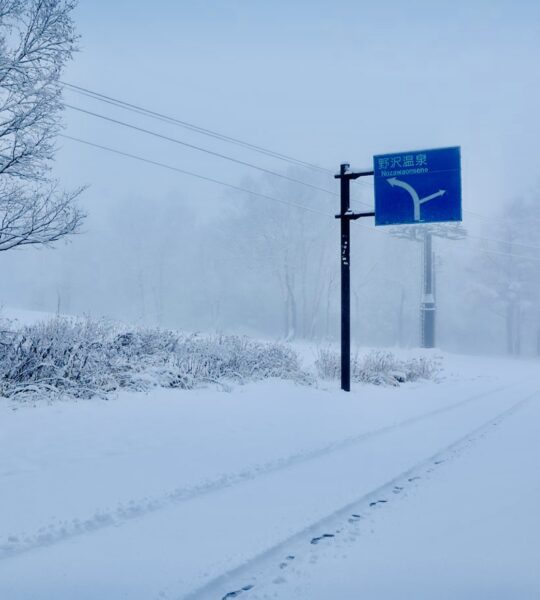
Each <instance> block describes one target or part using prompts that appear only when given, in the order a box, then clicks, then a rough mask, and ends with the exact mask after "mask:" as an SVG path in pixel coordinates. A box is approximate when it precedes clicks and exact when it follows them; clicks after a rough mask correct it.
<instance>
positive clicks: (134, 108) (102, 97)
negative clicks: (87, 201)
mask: <svg viewBox="0 0 540 600" xmlns="http://www.w3.org/2000/svg"><path fill="white" fill-rule="evenodd" d="M60 83H61V85H63V86H64V87H65V88H66V89H69V90H71V91H72V92H75V93H77V94H80V95H82V96H85V97H88V98H91V99H94V100H98V101H100V102H105V103H107V104H110V105H113V106H116V107H119V108H122V109H124V110H128V111H131V112H133V113H136V114H141V115H145V116H148V117H151V118H153V119H157V120H159V121H163V122H166V123H170V124H174V125H177V126H181V127H184V128H186V129H188V130H191V131H195V132H197V133H200V134H203V135H207V136H209V137H212V138H214V139H219V140H221V141H225V142H228V143H231V144H236V145H238V146H242V147H244V148H247V149H249V150H252V151H255V152H258V153H260V154H264V155H266V156H270V157H273V158H276V159H279V160H282V161H285V162H288V163H290V164H294V165H296V166H301V167H304V168H309V169H313V170H316V171H319V172H322V173H327V174H333V173H334V172H333V171H332V170H331V169H327V168H325V167H322V166H320V165H316V164H313V163H310V162H307V161H303V160H301V159H298V158H295V157H292V156H288V155H286V154H283V153H280V152H276V151H274V150H270V149H268V148H265V147H263V146H259V145H256V144H252V143H250V142H246V141H244V140H240V139H239V138H235V137H232V136H228V135H225V134H221V133H219V132H217V131H213V130H211V129H207V128H204V127H200V126H198V125H195V124H193V123H189V122H187V121H183V120H181V119H177V118H175V117H172V116H170V115H166V114H163V113H160V112H157V111H154V110H151V109H148V108H144V107H142V106H139V105H136V104H133V103H130V102H126V101H124V100H120V99H118V98H114V97H112V96H108V95H106V94H102V93H100V92H96V91H94V90H91V89H89V88H86V87H83V86H79V85H75V84H72V83H69V82H66V81H61V82H60ZM66 106H68V107H69V108H71V109H73V110H78V111H80V112H84V113H87V114H90V115H92V116H95V117H99V118H101V119H105V120H108V121H111V122H114V123H116V124H119V125H123V126H125V127H129V128H132V129H135V130H138V131H140V132H144V133H147V134H149V135H153V136H156V137H161V138H163V139H166V140H168V141H171V142H174V143H178V144H182V145H184V146H186V147H190V148H192V149H195V150H199V151H201V152H206V153H208V154H211V155H214V156H218V157H220V158H223V159H225V160H230V161H233V162H236V163H238V164H241V165H244V166H247V167H250V168H254V169H257V170H259V171H261V172H264V173H267V174H269V175H273V176H276V177H280V178H282V179H286V180H289V181H291V182H293V183H297V184H300V185H304V186H307V187H310V188H312V189H315V190H317V191H321V192H324V193H327V194H331V195H332V196H336V197H337V196H339V194H338V193H336V192H333V191H332V190H329V189H326V188H322V187H319V186H316V185H313V184H310V183H309V182H306V181H302V180H298V179H296V178H294V177H289V176H287V175H284V174H282V173H278V172H276V171H272V170H271V169H265V168H264V167H259V166H258V165H254V164H252V163H249V162H247V161H242V160H239V159H235V158H233V157H230V156H227V155H225V154H221V153H218V152H214V151H213V150H209V149H206V148H202V147H200V146H196V145H194V144H188V143H187V142H183V141H182V140H178V139H176V138H170V137H169V136H165V135H161V134H158V133H157V132H154V131H151V130H146V129H144V128H142V127H138V126H136V125H132V124H130V123H125V122H123V121H120V120H117V119H113V118H111V117H108V116H105V115H101V114H99V113H94V112H92V111H88V110H85V109H82V108H79V107H75V106H73V105H69V104H66ZM354 183H356V184H359V185H364V186H368V187H370V188H371V187H372V185H371V184H369V183H367V182H366V181H363V180H360V179H359V180H355V181H354ZM351 201H354V202H357V203H358V204H360V205H363V206H370V204H369V203H367V202H363V201H361V200H358V199H355V198H351ZM463 212H464V213H465V214H468V215H471V216H474V217H478V218H481V219H484V220H488V221H495V222H503V223H504V222H506V221H505V220H504V219H503V218H501V217H496V216H493V215H483V214H481V213H478V212H475V211H471V210H466V209H465V210H464V211H463ZM523 220H533V221H537V222H540V219H535V218H532V219H525V218H523ZM469 237H470V238H473V239H479V240H484V241H490V242H497V243H502V244H508V245H510V244H513V245H518V246H521V247H524V248H531V249H534V250H537V249H540V248H539V247H537V246H532V245H530V244H524V243H520V242H507V241H505V240H500V239H499V240H496V239H489V238H483V237H480V236H475V235H469ZM526 258H527V257H526ZM531 260H532V259H531Z"/></svg>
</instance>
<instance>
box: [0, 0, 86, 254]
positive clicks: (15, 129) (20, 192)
mask: <svg viewBox="0 0 540 600" xmlns="http://www.w3.org/2000/svg"><path fill="white" fill-rule="evenodd" d="M74 6H75V2H73V1H71V0H0V251H2V250H9V249H11V248H14V247H16V246H21V245H26V244H49V243H52V242H55V241H57V240H59V239H60V238H62V237H64V236H66V235H69V234H72V233H76V232H77V231H78V230H79V228H80V225H81V223H82V220H83V218H84V214H83V213H82V211H81V210H80V209H79V208H78V207H77V204H76V199H77V197H78V196H79V195H80V193H81V192H82V188H79V189H76V190H73V191H69V192H66V191H60V190H59V189H58V183H57V182H56V181H55V180H54V179H52V178H51V176H50V169H51V162H52V159H53V158H54V152H55V147H54V139H55V137H56V135H57V134H58V133H59V130H60V127H61V121H60V113H61V111H62V108H63V106H62V100H61V86H60V83H59V77H60V74H61V72H62V69H63V68H64V66H65V64H66V62H67V61H68V60H70V59H71V57H72V55H73V52H74V51H75V50H76V43H77V36H76V34H75V30H74V25H73V21H72V18H71V13H72V11H73V8H74Z"/></svg>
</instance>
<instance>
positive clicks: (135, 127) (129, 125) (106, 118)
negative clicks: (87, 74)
mask: <svg viewBox="0 0 540 600" xmlns="http://www.w3.org/2000/svg"><path fill="white" fill-rule="evenodd" d="M65 106H66V107H67V108H70V109H72V110H76V111H78V112H81V113H84V114H87V115H90V116H92V117H97V118H99V119H103V120H104V121H108V122H109V123H115V124H116V125H121V126H122V127H127V128H129V129H133V130H135V131H139V132H140V133H145V134H147V135H151V136H153V137H156V138H160V139H162V140H166V141H168V142H173V143H174V144H179V145H181V146H184V147H186V148H190V149H191V150H198V151H199V152H204V153H205V154H209V155H211V156H217V157H218V158H222V159H224V160H228V161H231V162H234V163H236V164H239V165H243V166H245V167H250V168H251V169H256V170H257V171H261V172H262V173H266V174H267V175H272V176H274V177H280V178H281V179H285V180H287V181H291V182H293V183H298V184H300V185H303V186H306V187H309V188H311V189H313V190H317V191H319V192H324V193H326V194H330V195H331V196H339V194H338V193H337V192H333V191H332V190H328V189H326V188H322V187H319V186H317V185H313V184H311V183H308V182H307V181H302V180H301V179H296V178H294V177H289V176H288V175H284V174H283V173H278V172H277V171H272V170H271V169H266V168H264V167H260V166H259V165H254V164H253V163H250V162H247V161H244V160H240V159H239V158H234V157H232V156H229V155H227V154H222V153H221V152H215V151H214V150H210V149H208V148H203V147H202V146H197V145H195V144H190V143H189V142H184V141H183V140H179V139H178V138H173V137H170V136H168V135H164V134H162V133H158V132H157V131H152V130H151V129H145V128H144V127H139V126H138V125H133V124H132V123H127V122H126V121H120V120H119V119H114V118H113V117H109V116H107V115H102V114H101V113H96V112H93V111H91V110H86V109H85V108H80V107H78V106H73V105H72V104H67V103H66V104H65Z"/></svg>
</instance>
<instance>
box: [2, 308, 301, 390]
mask: <svg viewBox="0 0 540 600" xmlns="http://www.w3.org/2000/svg"><path fill="white" fill-rule="evenodd" d="M268 377H280V378H282V379H291V380H295V381H301V382H305V383H309V382H310V376H309V375H308V374H307V373H305V372H304V371H303V370H302V368H301V366H300V361H299V359H298V356H297V354H296V353H295V352H294V351H293V350H292V349H291V348H289V347H287V346H284V345H282V344H277V343H261V342H258V341H255V340H251V339H249V338H245V337H239V336H226V335H213V336H202V335H195V334H194V335H182V334H179V333H174V332H170V331H162V330H158V329H148V330H141V331H138V330H132V331H126V330H123V329H120V328H119V327H118V326H115V325H112V324H111V323H108V322H105V321H95V320H91V319H86V320H69V319H65V318H55V319H53V320H50V321H46V322H41V323H36V324H33V325H27V326H25V327H22V328H20V329H13V328H11V327H9V325H7V324H4V327H3V328H2V331H0V395H1V396H5V397H22V396H29V395H33V394H34V393H39V394H46V395H50V394H59V395H68V396H74V397H78V398H88V397H91V396H94V395H105V394H107V393H108V392H111V391H114V390H118V389H121V388H126V389H132V390H145V389H148V388H150V387H151V386H154V385H159V386H163V387H180V388H184V389H189V388H193V387H195V386H197V385H200V384H203V383H208V382H215V383H223V384H225V382H226V381H227V380H229V381H231V380H233V381H240V382H244V381H253V380H257V379H263V378H268Z"/></svg>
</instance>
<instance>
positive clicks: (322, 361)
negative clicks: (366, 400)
mask: <svg viewBox="0 0 540 600" xmlns="http://www.w3.org/2000/svg"><path fill="white" fill-rule="evenodd" d="M315 367H316V369H317V374H318V375H319V377H320V378H321V379H337V378H339V376H340V373H341V359H340V355H339V354H338V353H337V352H334V351H332V350H329V349H323V350H319V352H318V356H317V360H316V361H315ZM439 370H440V363H439V361H438V360H437V359H432V358H427V357H423V356H422V357H419V358H412V359H409V360H399V359H398V358H397V357H396V356H395V355H394V354H392V353H391V352H386V351H381V350H374V351H372V352H369V353H368V354H366V356H364V357H363V358H362V359H358V357H353V358H351V379H352V380H353V381H357V382H363V383H372V384H375V385H384V384H386V385H398V384H399V383H404V382H406V381H416V380H417V379H432V378H433V377H434V376H435V375H436V374H437V373H438V372H439Z"/></svg>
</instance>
